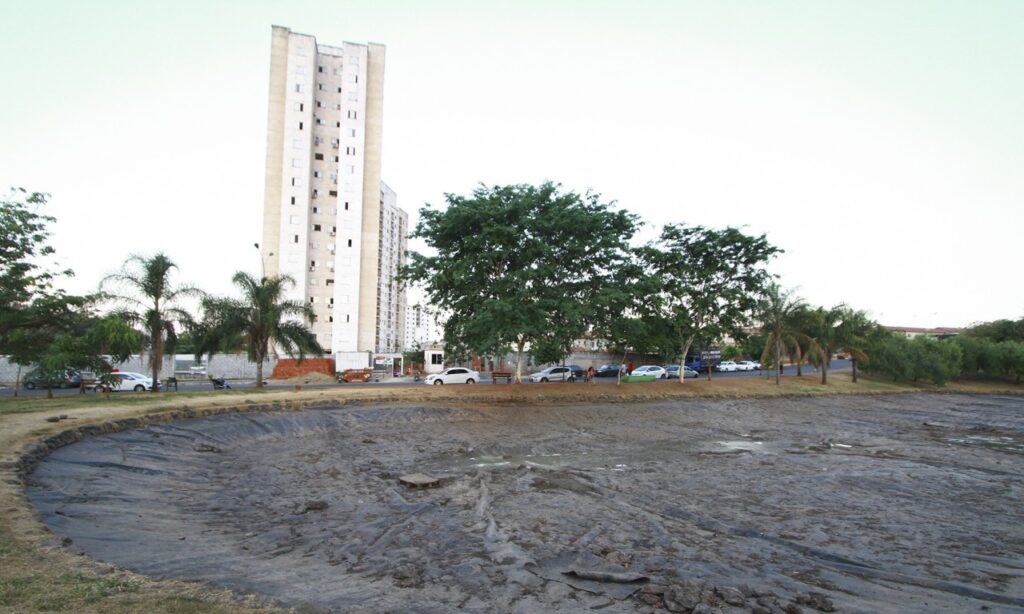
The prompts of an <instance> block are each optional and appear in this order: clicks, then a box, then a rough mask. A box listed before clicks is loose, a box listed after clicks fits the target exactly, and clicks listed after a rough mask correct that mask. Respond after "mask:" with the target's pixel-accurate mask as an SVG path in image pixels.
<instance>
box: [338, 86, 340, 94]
mask: <svg viewBox="0 0 1024 614" xmlns="http://www.w3.org/2000/svg"><path fill="white" fill-rule="evenodd" d="M338 93H339V94H340V93H341V86H340V85H339V86H338Z"/></svg>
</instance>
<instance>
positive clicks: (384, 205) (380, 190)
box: [262, 26, 407, 366]
mask: <svg viewBox="0 0 1024 614" xmlns="http://www.w3.org/2000/svg"><path fill="white" fill-rule="evenodd" d="M383 103H384V46H383V45H377V44H373V43H371V44H368V45H362V44H356V43H342V44H341V45H340V46H332V45H323V44H319V43H317V41H316V38H315V37H313V36H310V35H307V34H299V33H296V32H292V31H291V30H289V29H288V28H283V27H280V26H274V27H273V30H272V36H271V54H270V98H269V107H268V117H267V165H266V186H265V197H264V205H263V242H262V256H263V261H264V267H265V271H266V274H267V275H277V274H288V275H291V276H292V277H293V278H294V279H295V281H296V286H295V287H294V288H293V289H292V290H291V294H290V296H289V298H292V299H294V300H301V301H304V302H307V303H309V304H310V305H312V307H313V309H314V311H315V312H316V322H315V323H314V324H313V332H314V333H315V334H316V336H317V340H318V341H319V342H320V344H321V345H322V346H324V347H325V348H330V350H331V352H332V353H333V354H335V355H338V354H341V353H356V352H359V353H362V354H363V355H365V353H366V352H368V351H373V352H387V351H393V350H390V348H392V347H398V348H399V350H400V349H401V347H402V345H403V344H404V341H403V339H402V334H403V331H404V323H403V322H400V318H395V317H394V316H393V314H394V312H395V311H396V310H400V309H403V308H404V293H403V292H402V291H401V290H400V289H398V288H397V284H395V283H394V272H395V270H396V269H397V266H398V264H400V263H402V262H404V260H403V259H404V257H405V233H406V230H407V219H406V216H405V213H404V212H402V211H401V210H400V209H398V208H397V206H396V204H395V200H396V198H395V193H394V192H393V191H392V190H391V189H390V188H388V187H387V186H386V185H384V183H383V182H382V181H381V176H380V175H381V172H380V167H381V131H382V124H383ZM399 313H401V311H399ZM339 366H340V365H339Z"/></svg>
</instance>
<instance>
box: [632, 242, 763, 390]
mask: <svg viewBox="0 0 1024 614" xmlns="http://www.w3.org/2000/svg"><path fill="white" fill-rule="evenodd" d="M779 251H780V250H779V249H778V248H776V247H774V246H772V245H771V244H770V243H768V240H767V239H766V238H765V236H764V235H761V236H759V237H752V236H748V235H746V234H743V233H742V232H740V231H739V230H738V229H736V228H725V229H723V230H717V229H713V228H705V227H703V226H689V227H687V226H684V225H681V224H675V225H668V226H665V227H664V228H663V229H662V232H661V237H660V239H659V240H658V241H656V242H654V243H651V244H650V245H647V246H646V247H645V248H643V249H641V250H640V251H639V253H640V256H641V257H642V263H643V265H644V266H645V269H646V270H648V271H649V272H651V273H652V275H653V276H654V277H655V279H656V280H657V287H658V290H657V292H656V293H655V294H653V295H651V296H650V302H651V307H650V309H651V313H653V314H655V315H656V316H657V317H659V318H661V319H662V320H663V322H664V324H665V328H668V329H670V330H671V331H672V334H673V337H674V338H675V340H676V343H677V344H678V347H679V349H680V355H681V356H683V358H684V359H685V357H686V355H687V354H688V353H689V351H690V348H691V347H692V346H693V343H694V341H696V340H698V339H703V340H717V339H721V338H722V337H724V336H726V335H728V336H732V337H734V338H735V337H742V334H743V331H742V328H743V326H745V325H746V324H748V323H749V322H750V320H751V318H752V315H753V314H754V312H755V311H756V309H757V307H758V305H759V303H760V300H761V297H762V296H763V295H764V293H765V291H766V290H767V288H768V286H769V284H770V282H771V279H772V277H771V275H770V274H769V273H768V271H767V270H766V269H765V264H766V263H767V262H768V260H769V259H771V258H772V257H773V256H774V255H775V254H777V253H778V252H779ZM710 373H711V372H710V370H709V371H708V375H709V377H710ZM679 381H680V382H684V381H685V380H684V378H683V370H682V369H680V371H679Z"/></svg>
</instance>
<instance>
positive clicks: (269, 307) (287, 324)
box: [199, 271, 324, 388]
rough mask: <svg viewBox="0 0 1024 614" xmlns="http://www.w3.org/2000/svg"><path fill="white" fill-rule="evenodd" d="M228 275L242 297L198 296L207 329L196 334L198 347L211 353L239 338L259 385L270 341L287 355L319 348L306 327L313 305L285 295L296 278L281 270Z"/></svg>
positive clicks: (319, 350) (301, 356)
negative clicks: (258, 275) (259, 275)
mask: <svg viewBox="0 0 1024 614" xmlns="http://www.w3.org/2000/svg"><path fill="white" fill-rule="evenodd" d="M231 281H233V282H234V284H235V285H236V286H237V287H238V289H239V290H240V291H241V293H242V298H241V299H234V298H213V297H208V298H206V299H204V301H203V311H204V313H205V316H206V317H205V318H204V322H206V324H207V327H206V331H207V332H206V334H204V335H203V336H202V337H201V342H200V346H199V349H200V350H201V352H202V353H207V354H211V355H212V354H213V353H215V352H217V351H218V349H219V348H221V347H223V346H224V345H225V343H227V344H228V345H231V344H232V343H234V342H235V341H234V340H236V339H238V338H241V339H242V341H243V343H244V345H245V348H246V351H247V352H248V355H249V360H250V361H252V362H254V363H256V387H257V388H262V387H263V362H264V361H265V360H266V359H267V358H268V357H269V356H270V354H271V352H272V351H273V349H274V346H277V347H280V348H281V349H283V350H284V351H285V353H286V354H288V355H289V356H292V357H296V356H297V357H298V360H299V362H302V360H304V359H305V357H306V355H307V354H313V355H317V356H319V355H322V354H323V353H324V349H323V348H322V347H320V344H319V343H317V340H316V335H314V334H313V332H312V331H311V330H310V329H309V324H312V323H313V319H314V313H313V308H312V307H310V306H309V305H308V304H306V303H304V302H301V301H291V300H287V299H286V298H285V291H286V290H287V288H288V286H291V285H294V284H295V280H294V279H293V278H291V277H290V276H288V275H280V276H276V277H263V278H261V279H259V280H257V279H256V278H254V277H253V276H251V275H249V274H248V273H245V272H242V271H239V272H237V273H235V275H234V277H232V278H231Z"/></svg>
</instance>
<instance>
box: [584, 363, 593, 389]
mask: <svg viewBox="0 0 1024 614" xmlns="http://www.w3.org/2000/svg"><path fill="white" fill-rule="evenodd" d="M586 381H588V382H590V383H591V384H593V383H594V365H590V366H589V367H587V379H586Z"/></svg>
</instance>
